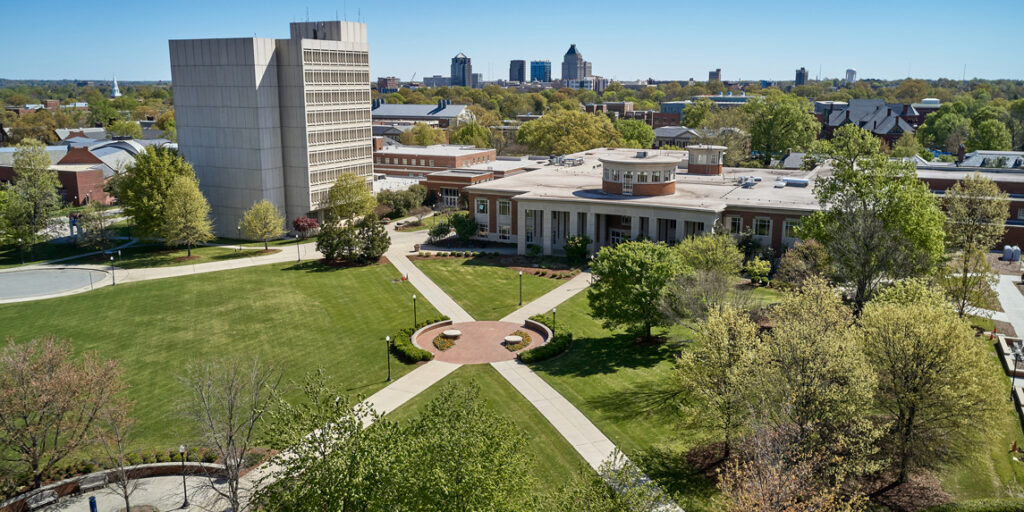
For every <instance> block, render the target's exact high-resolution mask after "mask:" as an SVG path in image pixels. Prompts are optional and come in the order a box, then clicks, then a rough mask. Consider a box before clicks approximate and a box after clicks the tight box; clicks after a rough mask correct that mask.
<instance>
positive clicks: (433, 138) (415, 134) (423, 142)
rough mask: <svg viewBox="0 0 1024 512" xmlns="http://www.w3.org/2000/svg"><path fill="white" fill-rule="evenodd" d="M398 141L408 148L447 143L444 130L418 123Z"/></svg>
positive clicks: (403, 133)
mask: <svg viewBox="0 0 1024 512" xmlns="http://www.w3.org/2000/svg"><path fill="white" fill-rule="evenodd" d="M398 141H399V142H401V143H402V144H405V145H408V146H432V145H434V144H444V143H445V142H446V139H445V135H444V130H442V129H440V128H433V127H431V126H429V125H427V124H425V123H416V125H415V126H413V127H412V129H411V130H409V131H406V132H402V134H401V135H400V136H399V137H398Z"/></svg>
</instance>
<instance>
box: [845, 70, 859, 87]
mask: <svg viewBox="0 0 1024 512" xmlns="http://www.w3.org/2000/svg"><path fill="white" fill-rule="evenodd" d="M856 81H857V70H856V69H853V68H850V69H847V70H846V85H853V83H854V82H856Z"/></svg>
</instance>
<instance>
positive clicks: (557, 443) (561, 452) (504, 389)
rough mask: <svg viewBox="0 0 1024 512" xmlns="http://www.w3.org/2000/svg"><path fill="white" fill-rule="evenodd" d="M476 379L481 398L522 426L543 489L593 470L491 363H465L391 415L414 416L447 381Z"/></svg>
mask: <svg viewBox="0 0 1024 512" xmlns="http://www.w3.org/2000/svg"><path fill="white" fill-rule="evenodd" d="M470 381H475V382H476V383H477V385H478V386H480V397H481V398H483V399H484V400H486V401H487V406H488V408H490V409H491V410H492V411H494V412H496V413H497V414H499V415H501V416H504V417H505V418H507V419H509V420H510V421H512V422H513V423H514V424H515V425H516V426H518V427H519V428H520V429H522V431H523V433H524V435H525V436H526V438H527V439H528V440H529V441H528V442H529V444H528V448H527V449H528V450H529V451H530V452H531V454H532V455H533V458H534V469H533V471H532V473H533V475H534V476H535V477H537V480H538V481H539V483H540V490H541V491H544V492H553V491H557V490H558V489H559V488H560V487H561V486H562V485H563V484H565V483H566V482H567V481H568V479H569V476H570V475H572V474H573V473H575V472H578V471H581V470H585V471H590V467H589V466H587V465H586V462H585V461H584V460H583V458H581V457H580V456H579V454H578V453H576V450H575V449H573V447H572V446H571V445H569V443H568V442H567V441H566V440H565V438H563V437H562V436H561V434H559V433H558V431H557V430H555V428H554V427H552V426H551V424H550V423H548V420H546V419H545V418H544V416H542V415H541V414H540V412H539V411H537V408H536V407H534V406H533V405H532V404H530V402H528V401H526V399H525V398H523V395H521V394H519V392H518V391H516V389H515V388H514V387H512V385H511V384H509V383H508V381H506V380H505V379H504V377H502V376H501V375H500V374H499V373H498V371H497V370H495V369H494V368H492V367H491V366H490V365H465V366H463V367H461V368H459V369H458V370H455V372H453V373H452V374H451V375H449V376H448V377H445V378H444V379H443V380H441V381H440V382H438V383H437V384H434V385H433V386H431V387H430V388H429V389H427V390H426V391H424V392H423V393H420V394H419V395H417V396H416V397H415V398H413V399H412V400H410V401H409V402H407V403H406V404H405V405H403V406H401V407H399V408H398V409H397V410H395V411H394V412H392V413H391V414H389V415H388V417H389V418H391V419H394V420H399V421H401V420H405V419H409V418H412V417H415V416H416V415H417V414H418V413H419V411H420V410H422V409H423V407H424V406H426V404H427V403H428V402H430V401H431V400H433V399H434V398H436V397H437V396H438V394H439V393H440V392H441V389H442V387H443V386H444V385H445V384H447V383H455V384H456V385H465V384H466V383H468V382H470Z"/></svg>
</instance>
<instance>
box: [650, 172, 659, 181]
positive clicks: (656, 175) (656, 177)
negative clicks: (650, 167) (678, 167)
mask: <svg viewBox="0 0 1024 512" xmlns="http://www.w3.org/2000/svg"><path fill="white" fill-rule="evenodd" d="M660 181H661V171H654V172H652V173H651V183H658V182H660Z"/></svg>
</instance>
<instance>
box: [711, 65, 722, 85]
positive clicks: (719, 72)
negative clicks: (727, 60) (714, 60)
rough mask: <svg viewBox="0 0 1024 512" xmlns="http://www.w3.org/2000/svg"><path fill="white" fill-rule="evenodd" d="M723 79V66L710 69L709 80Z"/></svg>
mask: <svg viewBox="0 0 1024 512" xmlns="http://www.w3.org/2000/svg"><path fill="white" fill-rule="evenodd" d="M721 81H722V68H718V69H716V70H714V71H708V82H721Z"/></svg>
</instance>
